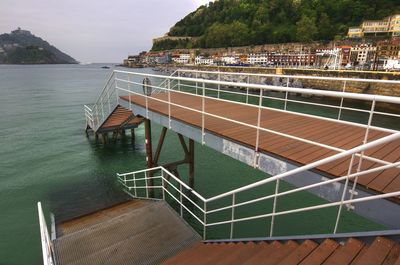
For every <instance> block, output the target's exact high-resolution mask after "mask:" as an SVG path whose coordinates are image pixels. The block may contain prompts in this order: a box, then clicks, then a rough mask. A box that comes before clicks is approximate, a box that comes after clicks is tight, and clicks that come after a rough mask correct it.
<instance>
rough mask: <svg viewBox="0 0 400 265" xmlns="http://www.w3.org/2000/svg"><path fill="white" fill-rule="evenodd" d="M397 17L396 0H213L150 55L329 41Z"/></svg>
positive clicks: (399, 3)
mask: <svg viewBox="0 0 400 265" xmlns="http://www.w3.org/2000/svg"><path fill="white" fill-rule="evenodd" d="M398 12H400V1H399V0H379V1H377V0H216V1H215V2H211V3H209V4H208V6H201V7H200V8H198V9H197V10H196V11H194V12H192V13H190V14H189V15H187V16H186V17H184V18H183V19H182V20H181V21H179V22H178V23H176V24H175V26H173V27H172V28H171V30H170V32H169V33H168V35H169V36H190V37H198V38H196V39H195V40H179V41H172V40H164V41H161V42H158V43H156V44H155V45H154V46H153V50H163V49H171V48H196V47H201V48H215V47H234V46H244V45H258V44H265V43H284V42H308V41H313V40H324V41H329V40H333V39H335V38H342V37H344V36H345V35H346V33H347V30H348V27H349V26H358V25H359V24H360V22H362V21H363V20H365V19H382V18H384V17H385V16H388V15H392V14H394V13H398Z"/></svg>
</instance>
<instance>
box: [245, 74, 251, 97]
mask: <svg viewBox="0 0 400 265" xmlns="http://www.w3.org/2000/svg"><path fill="white" fill-rule="evenodd" d="M247 84H250V76H248V77H247ZM246 104H249V87H247V88H246Z"/></svg>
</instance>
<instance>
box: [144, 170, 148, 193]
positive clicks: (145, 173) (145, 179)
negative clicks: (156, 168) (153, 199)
mask: <svg viewBox="0 0 400 265" xmlns="http://www.w3.org/2000/svg"><path fill="white" fill-rule="evenodd" d="M147 178H148V177H147V171H146V172H144V181H145V182H146V185H145V187H146V188H145V190H146V198H149V187H148V186H149V184H148V183H149V182H148V179H147Z"/></svg>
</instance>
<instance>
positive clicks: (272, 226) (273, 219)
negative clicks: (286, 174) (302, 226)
mask: <svg viewBox="0 0 400 265" xmlns="http://www.w3.org/2000/svg"><path fill="white" fill-rule="evenodd" d="M278 192H279V179H277V180H276V183H275V196H274V202H273V205H272V216H271V227H270V229H269V236H270V237H272V236H273V234H274V223H275V211H276V203H277V200H278V197H277V194H278Z"/></svg>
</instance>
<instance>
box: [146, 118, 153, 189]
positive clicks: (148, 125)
mask: <svg viewBox="0 0 400 265" xmlns="http://www.w3.org/2000/svg"><path fill="white" fill-rule="evenodd" d="M144 134H145V142H146V161H147V168H152V167H154V165H153V151H152V150H153V148H152V141H151V123H150V120H149V119H145V120H144ZM147 177H148V178H152V177H153V173H152V172H149V173H148V175H147ZM153 183H154V181H153V179H149V180H148V181H147V185H149V186H153ZM153 195H154V191H153V189H152V188H149V196H150V197H153Z"/></svg>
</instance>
